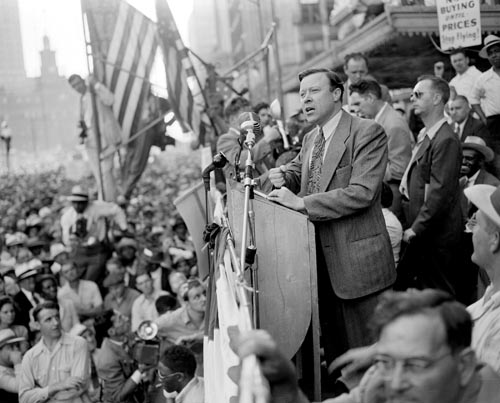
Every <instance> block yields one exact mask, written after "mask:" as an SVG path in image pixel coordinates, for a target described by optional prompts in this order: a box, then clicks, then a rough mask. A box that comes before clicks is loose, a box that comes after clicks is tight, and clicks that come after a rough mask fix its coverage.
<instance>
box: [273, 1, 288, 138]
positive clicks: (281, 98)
mask: <svg viewBox="0 0 500 403" xmlns="http://www.w3.org/2000/svg"><path fill="white" fill-rule="evenodd" d="M271 18H272V20H273V27H275V30H274V32H273V43H274V46H273V50H274V61H275V64H276V73H277V75H278V99H279V101H280V106H281V108H280V110H281V121H282V122H283V128H284V127H285V122H286V120H285V97H284V95H283V80H282V74H281V64H280V54H279V49H278V28H279V26H278V23H277V22H276V14H275V9H274V0H271ZM285 135H286V134H285Z"/></svg>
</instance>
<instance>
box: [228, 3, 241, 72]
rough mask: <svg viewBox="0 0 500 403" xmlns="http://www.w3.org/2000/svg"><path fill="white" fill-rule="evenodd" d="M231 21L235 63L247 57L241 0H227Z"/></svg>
mask: <svg viewBox="0 0 500 403" xmlns="http://www.w3.org/2000/svg"><path fill="white" fill-rule="evenodd" d="M227 1H228V6H229V7H228V11H229V21H230V22H231V26H230V29H231V47H232V48H233V63H237V62H239V61H240V60H241V59H243V57H245V43H244V36H243V21H242V19H241V9H240V3H241V1H240V0H227Z"/></svg>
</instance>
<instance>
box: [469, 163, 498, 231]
mask: <svg viewBox="0 0 500 403" xmlns="http://www.w3.org/2000/svg"><path fill="white" fill-rule="evenodd" d="M474 185H492V186H495V187H497V186H498V185H500V180H498V178H497V177H496V176H493V175H492V174H490V173H489V172H488V171H486V170H485V169H484V168H482V169H480V170H479V175H477V178H476V181H475V182H474ZM465 186H467V177H466V176H463V177H461V178H460V190H461V208H462V217H463V219H464V221H467V220H468V219H469V218H471V217H472V215H473V214H474V213H475V212H476V211H477V207H476V206H474V204H472V203H471V202H469V200H468V199H467V197H465V194H464V189H465Z"/></svg>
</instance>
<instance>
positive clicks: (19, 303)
mask: <svg viewBox="0 0 500 403" xmlns="http://www.w3.org/2000/svg"><path fill="white" fill-rule="evenodd" d="M14 304H15V307H16V324H19V325H23V326H24V327H26V329H29V328H30V327H29V323H30V310H31V309H33V308H34V307H35V306H34V305H32V304H31V302H30V300H29V299H28V297H26V295H25V294H24V292H22V291H21V290H19V292H18V293H17V294H16V295H14Z"/></svg>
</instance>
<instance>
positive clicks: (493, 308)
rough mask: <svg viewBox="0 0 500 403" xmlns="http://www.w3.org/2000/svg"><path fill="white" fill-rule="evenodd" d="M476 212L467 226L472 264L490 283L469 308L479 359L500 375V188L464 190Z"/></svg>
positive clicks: (474, 342)
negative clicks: (472, 248)
mask: <svg viewBox="0 0 500 403" xmlns="http://www.w3.org/2000/svg"><path fill="white" fill-rule="evenodd" d="M464 193H465V196H466V197H467V199H468V200H469V201H470V202H471V203H472V204H473V205H474V206H476V208H477V211H476V213H475V214H474V215H473V216H472V217H471V218H470V220H469V221H468V223H467V227H468V228H469V231H471V232H472V244H473V246H474V251H473V253H472V257H471V259H472V261H473V262H474V263H475V264H476V265H478V266H479V267H480V268H481V269H484V270H485V271H486V273H487V275H488V277H489V278H490V279H491V283H490V285H489V286H488V288H487V289H486V291H485V293H484V296H483V297H482V298H481V299H479V300H478V301H477V302H475V303H474V304H472V305H471V306H469V307H468V310H469V312H470V314H471V315H472V320H473V321H474V332H473V335H472V345H473V347H474V350H475V351H476V354H477V356H478V357H479V359H481V360H482V361H484V362H486V363H488V364H489V365H491V366H492V367H493V369H494V370H495V371H496V372H497V373H498V374H500V354H499V351H500V188H498V187H494V186H491V185H485V184H482V185H478V184H476V185H474V186H471V187H469V188H467V189H465V190H464Z"/></svg>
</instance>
